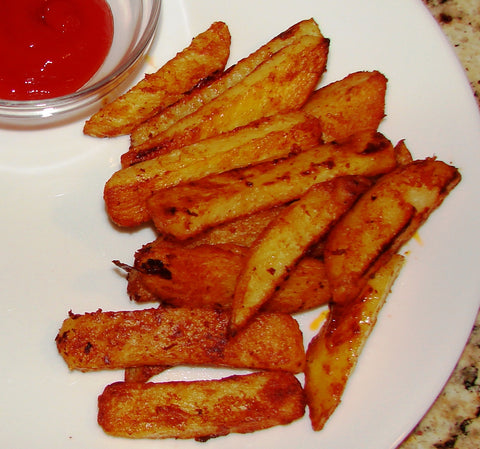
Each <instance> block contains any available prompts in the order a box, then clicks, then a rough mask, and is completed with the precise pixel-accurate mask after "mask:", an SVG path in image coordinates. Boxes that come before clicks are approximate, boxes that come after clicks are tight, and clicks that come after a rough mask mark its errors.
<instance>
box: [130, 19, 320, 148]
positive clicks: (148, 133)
mask: <svg viewBox="0 0 480 449" xmlns="http://www.w3.org/2000/svg"><path fill="white" fill-rule="evenodd" d="M301 36H317V37H320V36H321V33H320V30H319V28H318V25H317V23H316V22H315V21H314V20H313V19H309V20H303V21H300V22H298V23H296V24H295V25H293V26H291V27H290V28H289V29H288V30H286V31H284V32H283V33H281V34H280V35H278V36H276V37H274V38H273V39H271V40H270V41H269V42H267V43H266V44H265V45H263V46H261V47H260V48H259V49H258V50H256V51H255V52H254V53H252V54H250V55H249V56H247V57H246V58H244V59H242V60H240V61H238V62H237V63H236V64H235V65H233V66H231V67H229V68H228V70H226V71H225V72H223V73H222V74H221V75H219V76H218V77H217V78H216V79H215V80H213V81H212V82H211V83H209V84H205V85H202V86H198V87H197V88H195V89H193V90H192V91H191V92H190V93H189V94H188V95H185V96H184V97H183V98H182V99H180V100H179V101H177V102H176V103H174V104H172V105H171V106H169V107H168V108H166V109H165V110H163V111H160V112H159V113H158V114H156V115H155V116H154V117H152V118H151V119H149V120H148V121H146V122H145V123H143V124H141V125H139V126H138V127H137V128H135V129H134V130H133V131H132V133H131V135H130V138H131V146H132V147H136V146H139V145H140V144H142V143H144V142H145V141H147V140H150V139H152V138H154V137H155V136H156V135H158V134H160V133H162V132H163V131H165V130H166V129H167V128H169V127H170V126H172V125H173V124H174V123H176V122H178V121H179V120H181V119H182V118H184V117H186V116H187V115H190V114H192V113H193V112H195V111H196V110H197V109H199V108H200V107H201V106H203V105H204V104H206V103H208V102H210V101H211V100H213V99H214V98H216V97H218V96H219V95H220V94H222V93H223V92H225V91H226V90H227V89H229V88H230V87H233V86H234V85H235V84H237V83H239V82H240V81H241V80H243V79H244V78H245V77H246V76H248V75H249V74H250V73H251V72H253V71H254V70H255V69H256V68H257V67H258V66H259V65H260V64H262V63H263V62H265V61H267V60H268V59H269V58H270V57H271V55H273V54H274V53H277V52H278V51H279V50H281V49H282V48H284V47H286V46H288V45H290V44H292V43H293V42H295V41H296V40H298V39H299V38H300V37H301Z"/></svg>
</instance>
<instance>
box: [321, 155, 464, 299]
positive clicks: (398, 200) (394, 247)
mask: <svg viewBox="0 0 480 449" xmlns="http://www.w3.org/2000/svg"><path fill="white" fill-rule="evenodd" d="M459 181H460V174H459V172H458V170H457V169H456V168H455V167H452V166H450V165H447V164H445V163H444V162H441V161H437V160H435V159H425V160H418V161H414V162H412V163H410V164H407V165H404V166H400V167H399V168H397V169H396V170H394V171H393V172H391V173H388V174H386V175H385V176H383V177H381V178H380V179H379V180H378V181H377V183H376V184H375V185H374V186H373V187H372V188H371V189H370V190H368V191H367V192H366V193H365V194H364V195H363V196H362V197H361V198H360V199H359V200H358V201H357V203H356V204H355V205H354V207H353V208H352V209H350V211H349V212H348V213H346V214H345V215H344V216H343V217H342V219H341V220H340V221H339V223H337V225H336V226H335V227H334V228H333V229H332V231H331V232H330V234H329V236H328V239H327V242H326V245H325V254H324V256H325V266H326V269H327V275H328V278H329V281H330V287H331V289H332V298H333V301H334V302H337V303H346V302H348V301H350V300H352V299H353V298H355V297H356V296H357V294H358V292H359V291H360V289H361V288H362V286H363V285H365V283H366V282H367V279H368V278H369V276H370V273H372V272H374V271H376V270H377V269H378V267H379V266H380V265H381V264H382V263H383V262H384V259H385V258H389V257H390V256H391V255H392V254H393V253H396V252H397V251H398V250H399V249H400V247H401V246H402V245H403V244H404V243H405V242H406V241H407V240H409V239H410V238H411V237H412V235H413V234H414V233H415V232H416V230H417V229H418V228H419V227H420V225H421V224H422V223H423V222H424V221H425V220H426V219H427V218H428V216H429V215H430V214H431V212H432V211H433V210H434V209H435V208H437V207H438V206H439V205H440V204H441V202H442V201H443V200H444V198H445V197H446V196H447V194H448V193H449V192H450V191H451V190H452V189H453V188H454V187H455V186H456V185H457V183H458V182H459Z"/></svg>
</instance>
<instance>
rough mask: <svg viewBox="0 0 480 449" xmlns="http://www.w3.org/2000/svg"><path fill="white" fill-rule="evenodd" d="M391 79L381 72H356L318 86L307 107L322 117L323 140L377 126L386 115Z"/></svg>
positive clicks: (316, 115)
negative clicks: (389, 81)
mask: <svg viewBox="0 0 480 449" xmlns="http://www.w3.org/2000/svg"><path fill="white" fill-rule="evenodd" d="M386 89H387V79H386V78H385V76H383V75H382V74H381V73H380V72H377V71H373V72H355V73H351V74H350V75H348V76H347V77H345V78H343V79H342V80H340V81H336V82H334V83H331V84H329V85H327V86H325V87H322V88H320V89H318V90H316V91H315V92H314V93H313V94H312V95H311V96H310V98H309V99H308V101H307V102H306V103H305V105H304V106H303V110H304V111H305V112H308V113H309V114H311V115H313V116H315V117H317V118H319V119H320V122H321V123H322V129H323V135H322V137H323V140H324V141H325V142H331V141H333V140H338V139H344V138H345V137H348V136H349V135H350V134H354V133H356V132H359V131H363V130H366V129H367V130H376V129H378V126H379V125H380V122H381V121H382V119H383V117H384V116H385V93H386Z"/></svg>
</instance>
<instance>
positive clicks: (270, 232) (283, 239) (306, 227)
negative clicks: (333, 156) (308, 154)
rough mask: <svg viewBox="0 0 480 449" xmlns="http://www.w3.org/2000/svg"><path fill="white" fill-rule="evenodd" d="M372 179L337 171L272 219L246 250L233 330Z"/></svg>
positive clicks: (236, 288)
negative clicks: (337, 174)
mask: <svg viewBox="0 0 480 449" xmlns="http://www.w3.org/2000/svg"><path fill="white" fill-rule="evenodd" d="M370 185H371V181H370V180H368V179H365V178H360V177H338V178H335V179H333V180H331V181H327V182H323V183H320V184H316V185H314V186H313V187H311V188H310V189H309V190H308V191H307V192H306V193H305V194H304V195H303V196H302V197H300V199H299V200H298V201H296V202H294V203H292V204H291V205H290V206H289V207H287V208H286V209H285V210H284V211H283V212H282V214H280V216H278V217H277V218H276V219H275V220H274V221H273V222H272V223H270V225H269V226H268V227H267V228H266V229H265V231H264V232H263V233H262V234H261V235H260V236H259V238H258V239H257V240H256V241H255V242H254V244H253V245H252V247H251V248H250V250H249V251H248V254H247V257H246V261H245V262H244V264H243V267H242V270H241V271H240V275H239V277H238V280H237V282H236V286H235V293H234V296H233V306H232V315H231V320H230V332H231V333H232V334H236V333H237V332H238V331H239V330H240V329H241V328H243V327H244V326H246V324H247V323H248V322H249V321H250V320H251V319H252V317H253V316H254V315H255V314H256V313H257V312H258V310H259V309H260V308H261V307H262V306H263V304H265V303H266V302H267V301H268V300H269V299H270V297H271V296H272V295H273V294H274V293H275V291H276V289H277V288H278V287H279V286H280V285H281V284H282V283H283V281H284V280H285V278H286V277H287V276H289V274H290V273H291V272H293V271H294V270H295V267H296V265H297V263H298V261H299V260H300V259H301V257H303V256H304V255H305V254H306V253H307V251H308V250H309V248H310V247H311V246H312V245H313V244H315V243H317V242H318V241H319V240H320V239H321V238H322V237H324V236H325V235H326V234H327V232H328V231H329V230H330V229H331V227H332V226H333V224H334V223H335V222H336V221H337V220H338V219H339V218H340V217H341V216H342V215H343V214H344V213H345V212H346V211H347V210H348V209H349V208H350V207H351V206H352V204H353V203H354V202H355V200H356V199H357V198H358V196H359V195H360V194H361V193H362V192H364V191H365V190H366V189H367V188H368V187H369V186H370Z"/></svg>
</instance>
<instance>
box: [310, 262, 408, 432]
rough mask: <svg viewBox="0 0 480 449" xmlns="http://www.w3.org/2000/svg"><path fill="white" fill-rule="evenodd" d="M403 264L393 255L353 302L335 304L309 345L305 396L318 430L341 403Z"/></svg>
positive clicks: (315, 428)
mask: <svg viewBox="0 0 480 449" xmlns="http://www.w3.org/2000/svg"><path fill="white" fill-rule="evenodd" d="M403 262H404V258H403V256H400V255H393V256H392V258H391V259H390V260H389V261H388V262H386V263H385V264H384V265H382V266H381V267H380V268H379V270H378V271H377V272H376V273H375V274H374V275H373V276H372V277H370V278H369V280H368V282H367V284H366V285H365V287H364V289H363V290H362V292H361V293H360V294H359V295H358V296H357V297H356V298H354V299H353V300H352V301H351V302H350V303H348V304H338V303H333V304H332V305H331V306H330V313H329V315H328V318H327V322H326V323H324V324H323V326H322V328H321V330H320V332H319V333H318V334H317V335H316V336H315V337H314V338H313V340H312V341H311V342H310V344H309V345H308V349H307V365H306V368H305V393H306V395H307V401H308V407H309V413H310V420H311V423H312V427H313V429H314V430H321V429H322V428H323V426H324V425H325V422H326V421H327V420H328V418H329V417H330V415H331V414H332V413H333V411H334V410H335V409H336V408H337V406H338V404H339V403H340V401H341V398H342V395H343V391H344V389H345V386H346V383H347V381H348V378H349V376H350V374H351V373H352V371H353V369H354V368H355V366H356V364H357V360H358V357H359V356H360V353H361V351H362V349H363V347H364V345H365V342H366V340H367V338H368V336H369V335H370V333H371V331H372V329H373V327H374V326H375V323H376V321H377V317H378V314H379V312H380V310H381V308H382V306H383V304H384V302H385V299H386V297H387V296H388V294H389V293H390V289H391V287H392V285H393V283H394V281H395V279H396V278H397V276H398V274H399V272H400V269H401V267H402V266H403Z"/></svg>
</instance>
